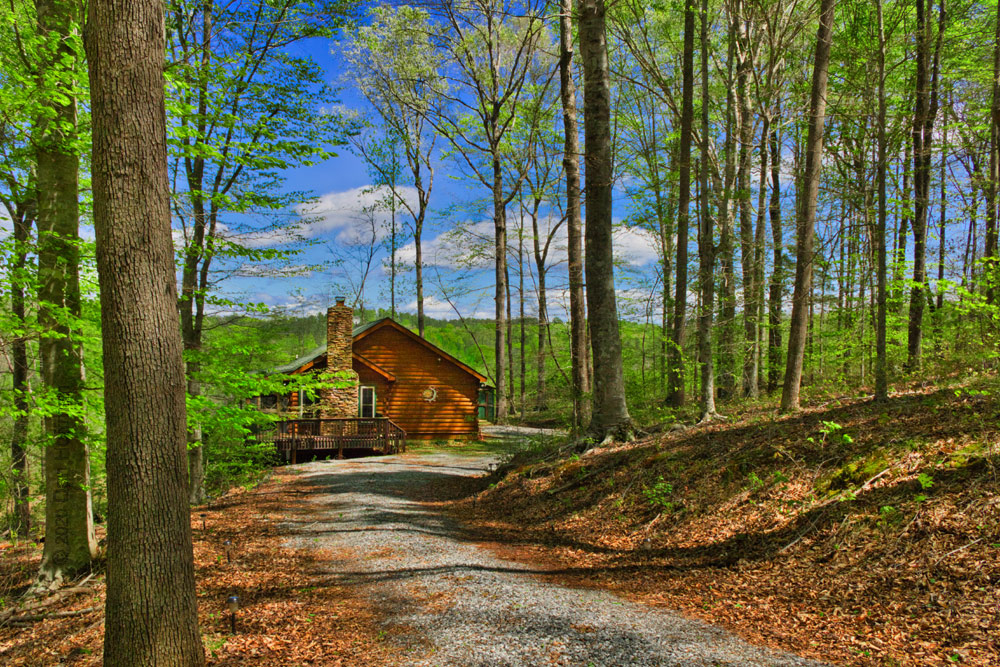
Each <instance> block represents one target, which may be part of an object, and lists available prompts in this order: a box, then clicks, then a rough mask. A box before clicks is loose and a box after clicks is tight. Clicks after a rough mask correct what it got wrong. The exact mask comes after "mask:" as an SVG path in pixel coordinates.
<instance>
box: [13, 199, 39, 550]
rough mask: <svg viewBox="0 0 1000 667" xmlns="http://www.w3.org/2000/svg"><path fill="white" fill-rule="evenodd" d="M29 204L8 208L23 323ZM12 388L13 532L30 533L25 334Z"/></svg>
mask: <svg viewBox="0 0 1000 667" xmlns="http://www.w3.org/2000/svg"><path fill="white" fill-rule="evenodd" d="M30 197H31V201H30V202H29V203H27V204H25V203H24V202H18V203H17V204H16V205H15V208H14V210H9V211H8V213H9V214H10V218H11V221H12V223H13V227H14V257H13V261H12V262H11V264H10V271H9V277H10V301H11V304H10V305H11V309H10V310H11V314H12V315H13V316H14V320H15V321H16V322H20V323H22V324H23V323H24V321H25V311H24V284H25V279H26V277H27V276H25V270H26V268H27V266H26V265H27V255H28V238H29V237H30V235H31V223H32V221H33V219H34V217H35V197H36V195H35V194H32V195H30ZM10 356H11V367H12V368H11V370H12V375H11V377H12V379H11V390H12V392H13V394H14V410H15V411H16V416H15V417H14V423H13V424H12V428H11V436H10V458H11V473H12V480H11V482H12V489H11V494H12V496H13V499H14V517H13V518H14V525H13V526H12V528H13V531H14V534H15V535H18V536H20V537H27V536H28V533H30V532H31V501H30V497H29V496H30V494H29V487H28V481H29V480H28V474H29V468H28V453H27V450H26V449H25V448H26V446H27V444H28V415H29V411H30V409H31V405H30V403H29V402H28V392H29V390H30V389H29V387H28V343H27V339H26V338H25V337H24V336H23V335H19V336H17V337H16V338H15V339H14V341H13V343H12V344H11V353H10Z"/></svg>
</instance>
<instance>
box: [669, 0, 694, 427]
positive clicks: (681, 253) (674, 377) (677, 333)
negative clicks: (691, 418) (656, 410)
mask: <svg viewBox="0 0 1000 667" xmlns="http://www.w3.org/2000/svg"><path fill="white" fill-rule="evenodd" d="M696 12H697V9H696V5H695V0H686V2H685V5H684V54H683V57H682V65H681V71H682V74H681V76H682V83H681V86H682V92H681V136H680V153H679V155H678V168H679V179H680V180H679V182H678V185H677V188H678V193H677V261H676V262H675V267H676V269H675V271H676V278H675V279H674V318H673V331H672V334H673V336H672V339H671V343H672V345H671V348H670V378H669V379H670V382H669V387H668V391H669V394H668V401H669V403H670V404H671V405H673V406H676V407H680V406H682V405H684V398H685V397H684V379H685V378H684V342H685V338H686V335H685V334H686V328H687V291H688V284H687V282H688V281H687V269H688V252H687V251H688V227H689V226H690V215H691V212H690V208H691V141H692V135H693V131H692V126H693V124H694V15H695V13H696Z"/></svg>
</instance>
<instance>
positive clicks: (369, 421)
mask: <svg viewBox="0 0 1000 667" xmlns="http://www.w3.org/2000/svg"><path fill="white" fill-rule="evenodd" d="M275 426H276V428H275V430H274V431H271V432H269V433H262V434H260V435H259V436H257V439H258V440H259V441H261V442H273V443H274V445H275V447H276V448H277V449H278V451H279V452H282V453H286V454H287V455H288V458H289V460H290V461H292V462H294V461H295V459H296V456H295V454H296V452H298V451H300V450H324V449H326V450H333V449H336V450H337V456H338V457H342V456H343V453H344V450H345V449H374V450H375V451H378V452H381V453H384V454H396V453H398V452H402V451H405V450H406V431H404V430H403V429H402V428H400V427H399V426H398V425H397V424H395V423H394V422H393V421H392V420H391V419H389V418H388V417H329V418H316V419H290V420H288V421H282V422H277V424H275Z"/></svg>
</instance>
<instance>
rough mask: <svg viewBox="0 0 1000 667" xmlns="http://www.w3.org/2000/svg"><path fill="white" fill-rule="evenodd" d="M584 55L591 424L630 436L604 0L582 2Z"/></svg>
mask: <svg viewBox="0 0 1000 667" xmlns="http://www.w3.org/2000/svg"><path fill="white" fill-rule="evenodd" d="M580 51H581V55H582V56H583V107H584V114H583V118H584V124H583V132H584V142H585V150H586V160H587V170H586V192H587V227H586V252H587V267H586V271H587V311H588V312H589V313H590V335H591V344H592V349H593V358H594V403H593V405H594V413H593V417H592V419H591V423H590V428H589V430H590V431H591V433H593V434H594V435H596V436H597V437H598V439H604V438H607V437H611V438H614V439H618V440H626V439H631V438H632V437H633V433H632V422H631V418H630V417H629V413H628V407H627V405H626V401H625V379H624V373H623V369H622V343H621V334H620V332H619V330H618V305H617V299H616V297H615V275H614V257H613V254H612V239H611V233H612V221H611V211H612V209H611V205H612V203H611V199H612V187H613V177H614V174H613V173H612V161H611V94H610V74H609V69H608V44H607V33H606V26H605V7H604V0H584V1H583V3H582V4H581V8H580Z"/></svg>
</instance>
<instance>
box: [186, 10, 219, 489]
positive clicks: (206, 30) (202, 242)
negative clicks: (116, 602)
mask: <svg viewBox="0 0 1000 667" xmlns="http://www.w3.org/2000/svg"><path fill="white" fill-rule="evenodd" d="M212 9H213V5H212V3H210V2H206V3H205V5H204V6H203V7H202V11H201V35H200V42H199V46H200V48H201V55H200V57H201V69H202V71H207V69H208V68H209V66H210V63H211V60H212V56H213V53H212V39H213V34H212V29H213V28H212V17H213V11H212ZM196 90H197V99H198V112H199V118H198V120H197V121H196V123H197V125H198V134H199V135H201V136H204V133H205V128H206V124H207V120H206V119H207V116H208V114H207V108H208V96H209V91H208V83H207V78H205V77H200V78H199V79H198V82H197V84H196ZM205 160H206V158H205V156H204V155H197V154H196V156H195V157H193V158H187V159H186V160H185V165H184V166H185V176H186V178H187V186H188V192H189V193H191V208H192V215H191V217H192V219H193V227H192V237H191V240H190V242H189V243H188V244H187V247H186V248H185V252H184V264H183V268H182V270H181V298H180V300H179V309H180V322H181V336H182V340H183V342H184V351H185V353H186V354H187V356H188V359H187V364H186V366H185V378H186V381H187V393H188V394H189V395H190V396H192V397H197V396H200V395H201V379H200V377H199V373H200V372H201V360H200V359H199V356H200V354H201V343H202V321H203V312H204V303H205V294H204V292H201V291H199V289H198V287H199V275H200V274H201V272H202V271H207V270H208V266H209V263H210V262H211V256H210V255H209V253H208V252H207V251H206V246H207V243H208V242H209V240H210V239H211V237H212V232H211V230H210V229H209V219H208V218H209V215H210V214H209V212H207V211H206V198H207V199H208V200H209V201H211V193H206V192H205V183H204V179H205ZM209 206H210V207H211V204H209ZM201 435H202V430H201V424H191V425H190V428H189V430H188V432H187V438H188V444H187V455H188V500H189V502H190V503H191V504H192V505H199V504H201V503H203V502H204V501H205V498H206V494H205V456H204V451H203V449H202V442H201Z"/></svg>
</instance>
